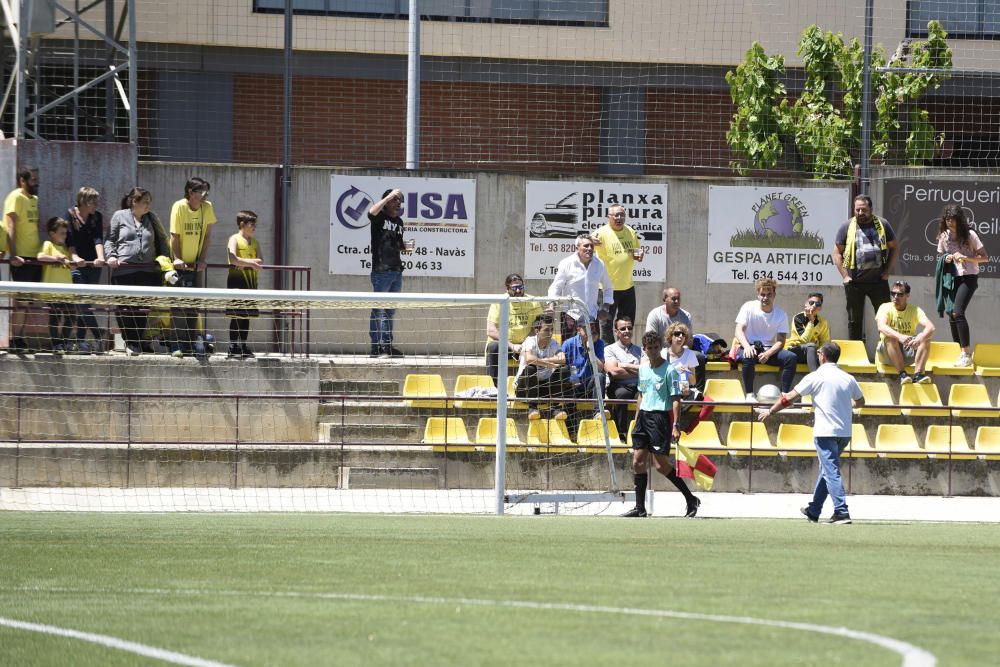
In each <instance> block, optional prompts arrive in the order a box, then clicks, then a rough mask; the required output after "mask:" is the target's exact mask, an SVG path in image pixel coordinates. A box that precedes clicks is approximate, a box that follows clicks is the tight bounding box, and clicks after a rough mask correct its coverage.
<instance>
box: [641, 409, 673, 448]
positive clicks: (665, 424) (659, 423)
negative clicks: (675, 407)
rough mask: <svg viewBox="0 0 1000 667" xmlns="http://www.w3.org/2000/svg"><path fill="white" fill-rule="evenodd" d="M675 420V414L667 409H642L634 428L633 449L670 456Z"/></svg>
mask: <svg viewBox="0 0 1000 667" xmlns="http://www.w3.org/2000/svg"><path fill="white" fill-rule="evenodd" d="M673 422H674V420H673V415H671V414H670V412H669V411H667V410H648V411H647V410H640V411H639V414H638V415H637V416H636V418H635V427H634V428H633V429H632V449H646V450H649V451H651V452H653V453H654V454H662V455H663V456H669V455H670V432H671V431H672V430H673V425H674V424H673Z"/></svg>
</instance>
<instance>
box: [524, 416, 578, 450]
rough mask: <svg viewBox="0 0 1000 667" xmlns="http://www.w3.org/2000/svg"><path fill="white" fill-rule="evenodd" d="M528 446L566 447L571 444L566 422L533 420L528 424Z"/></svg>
mask: <svg viewBox="0 0 1000 667" xmlns="http://www.w3.org/2000/svg"><path fill="white" fill-rule="evenodd" d="M527 444H528V446H529V447H538V446H552V447H567V446H571V445H572V444H573V441H572V440H570V439H569V431H567V430H566V422H565V421H562V420H560V419H535V420H533V421H530V422H528V443H527Z"/></svg>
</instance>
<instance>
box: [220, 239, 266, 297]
mask: <svg viewBox="0 0 1000 667" xmlns="http://www.w3.org/2000/svg"><path fill="white" fill-rule="evenodd" d="M233 239H236V256H237V257H239V258H240V259H257V258H258V257H260V244H258V243H257V239H255V238H249V239H248V238H247V237H245V236H243V235H242V234H240V233H239V232H236V233H235V234H233V235H232V236H230V237H229V241H232V240H233ZM226 247H227V248H228V247H229V242H228V241H227V242H226ZM229 275H230V276H238V277H240V278H242V279H243V281H244V282H245V283H246V285H247V288H248V289H257V272H256V271H254V270H253V269H245V268H242V267H238V266H235V265H233V264H230V265H229Z"/></svg>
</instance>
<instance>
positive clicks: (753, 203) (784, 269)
mask: <svg viewBox="0 0 1000 667" xmlns="http://www.w3.org/2000/svg"><path fill="white" fill-rule="evenodd" d="M849 198H850V192H849V190H848V189H847V188H846V187H836V188H785V187H771V188H761V187H734V186H719V185H713V186H711V187H710V188H709V192H708V257H707V261H708V282H709V283H752V282H753V281H755V280H757V279H758V278H773V279H775V280H777V281H778V282H779V283H781V284H783V285H840V284H842V283H843V281H842V279H841V277H840V273H839V272H838V271H837V267H836V265H835V264H834V263H833V255H832V254H831V252H832V250H833V245H834V243H833V242H834V239H835V238H836V235H837V229H839V228H840V226H841V225H842V224H844V222H846V221H847V219H848V217H849V216H848V205H849V203H850V202H849V201H848V199H849Z"/></svg>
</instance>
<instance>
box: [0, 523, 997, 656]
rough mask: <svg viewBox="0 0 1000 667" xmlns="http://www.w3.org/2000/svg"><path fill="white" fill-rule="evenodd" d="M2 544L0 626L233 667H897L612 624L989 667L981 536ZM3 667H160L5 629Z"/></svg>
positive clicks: (70, 532) (65, 534)
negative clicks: (852, 634) (908, 650)
mask: <svg viewBox="0 0 1000 667" xmlns="http://www.w3.org/2000/svg"><path fill="white" fill-rule="evenodd" d="M0 539H2V542H0V617H3V618H9V619H16V620H19V621H26V622H32V623H40V624H49V625H53V626H58V627H63V628H72V629H74V630H80V631H85V632H92V633H99V634H104V635H109V636H113V637H117V638H121V639H125V640H130V641H134V642H139V643H142V644H146V645H150V646H155V647H159V648H162V649H167V650H171V651H177V652H181V653H185V654H187V655H191V656H197V657H200V658H203V659H207V660H215V661H219V662H224V663H230V664H237V665H315V664H330V665H333V664H336V665H398V664H412V665H440V664H461V665H467V664H494V665H519V664H521V665H534V664H546V665H550V664H552V665H589V664H605V665H606V664H677V665H781V664H784V665H806V664H816V665H831V664H834V665H898V664H901V660H900V658H899V656H897V655H896V654H894V653H892V652H891V651H889V650H887V649H884V648H880V647H877V646H874V645H872V644H870V643H867V642H864V641H859V640H855V639H847V638H843V637H834V636H829V635H824V634H818V633H814V632H806V631H802V630H795V629H785V628H776V627H762V626H757V625H746V624H738V623H724V622H718V621H709V620H701V619H678V618H663V617H651V616H641V615H636V614H629V613H624V612H621V611H617V610H618V609H650V610H672V611H680V612H691V613H695V614H716V615H725V616H747V617H754V618H760V619H772V620H781V621H792V622H801V623H811V624H819V625H825V626H834V627H847V628H850V629H853V630H860V631H864V632H869V633H875V634H879V635H884V636H887V637H890V638H894V639H898V640H902V641H905V642H908V643H911V644H914V645H916V646H919V647H921V648H923V649H925V650H927V651H929V652H930V653H933V654H934V655H935V656H936V657H937V659H938V661H939V664H941V665H984V664H995V659H996V655H997V654H998V652H1000V636H998V633H997V612H996V609H997V603H996V600H997V599H998V597H1000V576H998V575H997V572H998V571H1000V567H998V566H1000V528H998V527H997V526H995V525H985V524H971V525H970V524H930V523H922V524H905V523H855V524H854V525H851V526H823V525H818V526H817V525H813V524H808V523H806V522H805V521H792V520H683V519H673V520H671V519H645V520H626V519H618V518H614V517H565V516H561V517H553V516H541V517H469V516H384V515H329V514H323V515H315V514H282V515H274V514H270V515H253V514H239V515H218V514H207V515H206V514H180V515H174V514H160V515H149V514H144V515H135V514H47V513H0ZM352 595H353V596H358V597H353V598H352V597H351V596H352ZM505 601H506V602H510V601H516V604H508V605H504V604H501V602H505ZM521 603H545V604H548V603H551V604H554V605H557V607H556V608H544V607H543V606H542V605H536V606H535V607H524V606H518V605H520V604H521ZM562 605H586V606H591V607H605V608H606V609H588V610H584V609H580V610H574V609H570V608H568V607H566V606H562ZM649 661H653V662H652V663H650V662H649ZM0 663H3V664H12V665H13V664H17V665H54V664H76V665H114V664H121V665H126V664H128V665H134V664H161V663H157V662H155V661H153V660H151V659H147V658H140V657H138V656H136V655H133V654H130V653H125V652H121V651H117V650H113V649H110V648H105V647H101V646H96V645H93V644H88V643H85V642H81V641H78V640H74V639H68V638H58V637H52V636H47V635H43V634H38V633H34V632H27V631H23V630H15V629H11V628H7V627H0Z"/></svg>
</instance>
